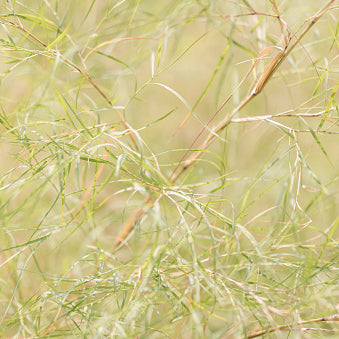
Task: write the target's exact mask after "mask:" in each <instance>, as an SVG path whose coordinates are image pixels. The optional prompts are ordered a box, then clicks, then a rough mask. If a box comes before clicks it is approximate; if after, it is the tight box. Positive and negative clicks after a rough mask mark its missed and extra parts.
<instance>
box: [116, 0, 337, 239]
mask: <svg viewBox="0 0 339 339" xmlns="http://www.w3.org/2000/svg"><path fill="white" fill-rule="evenodd" d="M335 1H336V0H330V1H328V2H327V3H326V4H325V5H324V6H323V7H322V8H321V9H319V11H318V12H317V13H316V14H315V15H314V16H313V17H311V18H310V19H309V20H311V21H310V23H309V24H308V25H307V26H306V27H305V28H304V30H303V31H302V32H301V33H300V35H299V36H298V37H296V36H294V37H290V36H288V37H284V39H283V40H284V43H285V46H284V48H283V49H281V51H280V52H278V54H277V55H276V56H275V57H274V58H273V60H272V61H271V62H270V64H269V65H268V66H267V68H266V70H265V71H264V72H263V74H262V75H261V76H260V78H259V80H258V82H257V83H256V85H255V86H254V88H253V90H252V91H250V93H249V94H248V95H247V96H246V97H245V98H244V99H243V100H242V102H241V103H240V104H239V105H238V106H237V107H236V108H235V109H234V110H233V111H232V112H231V113H230V114H228V115H226V116H225V118H224V119H223V120H222V121H221V122H219V124H218V125H217V126H215V127H214V128H213V129H212V130H211V131H210V133H209V134H208V136H207V137H206V139H205V140H204V141H203V142H202V143H201V145H200V147H198V149H199V150H198V151H196V152H195V153H194V154H192V155H191V156H190V158H189V159H188V160H186V161H185V162H184V163H183V165H182V166H181V167H180V168H179V166H180V164H181V163H182V161H180V162H179V165H178V166H177V167H176V169H177V168H179V170H178V172H177V173H176V174H175V175H174V172H175V171H176V169H175V170H174V172H173V173H172V174H171V176H170V178H169V181H170V182H172V183H175V182H176V181H177V179H178V178H179V177H180V176H181V175H182V174H183V173H184V172H185V170H186V169H188V168H189V167H190V166H192V165H193V164H194V163H195V162H196V161H197V160H198V159H199V158H200V156H201V155H202V153H203V152H204V151H205V150H206V149H207V148H208V147H209V146H210V145H211V144H212V142H213V141H214V140H215V139H216V137H217V136H218V134H219V133H220V132H222V131H223V130H224V129H225V128H226V127H227V126H228V125H229V124H230V123H231V122H232V118H233V117H234V116H235V115H236V114H237V113H238V112H239V111H241V110H242V109H243V108H244V107H245V106H246V105H247V104H248V103H249V102H250V101H251V100H252V99H253V98H255V97H256V96H257V95H259V94H260V93H261V92H262V90H263V89H264V88H265V86H266V85H267V83H268V82H269V80H270V79H271V78H272V76H273V75H274V74H275V72H276V71H277V70H278V69H279V67H280V65H281V64H282V63H283V62H284V61H285V59H286V58H287V57H288V56H289V54H290V53H291V52H292V51H293V50H294V48H295V47H296V46H297V45H298V44H299V43H300V41H301V40H302V39H303V37H304V36H305V34H306V33H307V32H308V31H309V30H310V29H311V28H312V27H313V26H314V25H315V24H316V22H317V21H318V20H319V19H320V18H321V17H322V16H323V15H324V14H325V13H326V11H327V10H328V8H329V7H330V6H331V5H332V4H333V3H334V2H335ZM273 4H275V2H274V1H273ZM252 69H253V66H252V67H251V69H250V71H251V70H252ZM250 71H249V72H248V73H247V74H249V73H250ZM230 97H231V96H229V97H228V98H227V99H226V100H225V101H224V102H223V103H222V105H221V106H220V107H219V109H218V110H217V111H216V113H217V112H220V110H221V109H222V108H223V107H224V106H225V105H226V103H227V102H228V101H229V99H230ZM214 116H215V114H214V115H213V117H214ZM200 134H201V132H200V133H199V136H200ZM185 155H186V153H185ZM151 201H152V198H149V199H147V205H148V206H149V205H150V202H151ZM145 213H146V212H145V211H144V210H143V207H140V208H138V210H136V211H135V212H134V214H133V215H132V216H131V218H130V219H129V220H128V221H127V223H126V224H125V225H124V227H123V229H122V231H121V233H120V235H119V237H118V240H117V243H116V246H117V245H119V244H121V242H122V241H123V239H125V237H126V236H127V235H128V234H129V233H130V232H131V231H132V230H133V228H134V224H135V222H137V221H139V220H140V219H139V218H138V216H141V217H143V216H144V215H145Z"/></svg>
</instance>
